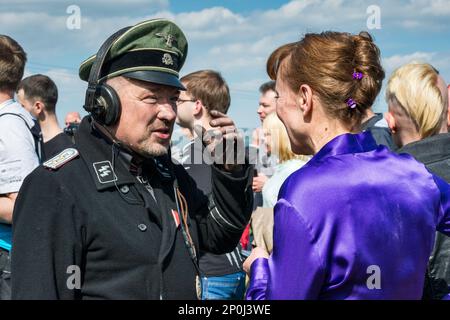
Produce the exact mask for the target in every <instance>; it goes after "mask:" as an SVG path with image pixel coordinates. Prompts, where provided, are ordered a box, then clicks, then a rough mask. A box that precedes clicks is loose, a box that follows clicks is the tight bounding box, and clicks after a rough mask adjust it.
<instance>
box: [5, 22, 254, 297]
mask: <svg viewBox="0 0 450 320" xmlns="http://www.w3.org/2000/svg"><path fill="white" fill-rule="evenodd" d="M186 54H187V41H186V38H185V36H184V34H183V32H182V31H181V30H180V29H179V28H178V27H177V26H176V25H175V24H173V23H172V22H169V21H167V20H163V19H157V20H149V21H144V22H142V23H139V24H137V25H135V26H133V27H131V28H125V29H122V30H120V31H118V32H116V33H115V34H114V35H113V36H111V37H110V38H109V39H108V40H107V41H106V42H105V43H104V44H103V45H102V47H101V48H100V50H99V52H98V53H97V55H96V56H93V57H91V58H89V59H88V60H86V61H85V62H83V64H82V65H81V67H80V77H81V78H82V79H83V80H89V87H88V90H87V94H86V103H85V108H86V110H87V111H88V112H90V113H91V116H88V117H85V118H84V119H83V121H82V123H81V125H80V128H79V130H78V131H77V133H76V134H75V146H74V148H69V149H66V150H64V151H63V152H62V153H61V154H60V155H59V157H56V158H53V159H51V160H49V161H47V162H45V163H44V164H43V166H40V167H39V168H38V169H36V170H35V171H34V172H33V173H32V174H31V175H30V176H29V177H28V178H27V179H26V180H25V182H24V185H23V187H22V189H21V192H20V194H19V197H18V200H17V204H16V208H15V212H14V221H13V228H14V231H13V243H14V247H13V252H12V298H13V299H36V298H37V299H196V298H198V297H199V296H200V295H201V292H199V288H200V287H201V286H200V281H199V279H200V276H199V274H198V264H197V252H199V250H200V249H202V250H206V251H210V252H213V253H218V254H219V253H225V252H229V251H231V250H233V249H234V248H235V247H236V245H237V243H238V241H239V238H240V236H241V233H242V231H243V230H244V227H245V225H246V224H247V222H248V219H249V216H250V214H251V209H252V190H251V181H252V167H251V166H249V165H247V164H244V165H238V164H231V165H226V164H224V165H221V164H214V165H213V166H212V190H213V196H212V197H210V198H208V197H206V196H205V195H204V194H203V193H202V192H201V191H200V190H199V189H198V188H197V186H196V185H195V182H194V181H193V180H192V178H190V177H189V175H188V174H187V173H186V171H185V170H184V169H183V168H182V167H181V166H179V165H174V164H173V163H172V162H171V161H170V155H169V154H168V153H169V152H168V147H169V143H170V137H171V133H172V129H173V124H174V121H175V118H176V102H177V100H178V97H179V90H184V87H183V86H182V84H181V83H180V81H179V79H178V72H179V70H180V69H181V67H182V65H183V63H184V61H185V59H186ZM214 121H215V124H214V126H215V127H216V128H217V129H219V130H221V131H223V132H227V133H226V134H225V135H224V140H225V141H226V145H227V146H231V147H233V144H232V143H231V142H233V143H238V141H237V139H240V137H238V136H237V134H236V132H235V130H234V132H233V128H234V124H233V122H232V121H231V120H230V119H229V118H228V117H226V116H220V117H217V118H215V119H214ZM216 143H222V141H218V139H216V140H214V141H212V140H209V141H205V144H207V145H208V146H209V147H211V145H214V144H216Z"/></svg>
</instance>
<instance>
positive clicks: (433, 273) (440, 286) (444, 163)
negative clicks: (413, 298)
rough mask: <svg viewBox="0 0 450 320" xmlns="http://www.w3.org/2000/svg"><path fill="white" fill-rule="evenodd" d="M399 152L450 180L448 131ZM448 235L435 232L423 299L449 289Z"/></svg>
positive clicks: (443, 293) (442, 293)
mask: <svg viewBox="0 0 450 320" xmlns="http://www.w3.org/2000/svg"><path fill="white" fill-rule="evenodd" d="M397 152H398V153H409V154H410V155H412V156H413V157H414V158H416V160H418V161H420V162H422V163H423V164H424V165H425V166H426V167H427V169H428V170H429V171H431V172H432V173H434V174H436V175H438V176H440V177H441V178H443V179H444V180H445V181H447V182H449V183H450V133H442V134H438V135H435V136H432V137H429V138H426V139H423V140H420V141H416V142H413V143H410V144H407V145H405V146H403V147H402V148H400V149H398V150H397ZM449 287H450V238H449V237H447V236H446V235H444V234H442V233H440V232H438V233H436V240H435V245H434V249H433V252H432V254H431V257H430V261H429V264H428V270H427V275H426V279H425V286H424V293H423V298H424V299H441V298H442V297H443V296H445V295H446V294H448V293H449V292H450V290H449Z"/></svg>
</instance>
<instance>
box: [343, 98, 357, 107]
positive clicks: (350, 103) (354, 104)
mask: <svg viewBox="0 0 450 320" xmlns="http://www.w3.org/2000/svg"><path fill="white" fill-rule="evenodd" d="M345 103H346V104H347V106H348V107H349V108H350V109H355V108H356V101H355V100H353V99H352V98H348V99H347V101H345Z"/></svg>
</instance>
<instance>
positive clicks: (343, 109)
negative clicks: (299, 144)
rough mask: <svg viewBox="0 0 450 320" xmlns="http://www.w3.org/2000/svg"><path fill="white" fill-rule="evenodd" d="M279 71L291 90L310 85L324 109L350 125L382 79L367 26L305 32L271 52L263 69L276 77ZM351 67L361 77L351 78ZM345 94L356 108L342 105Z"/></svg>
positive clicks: (377, 52)
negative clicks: (361, 29) (357, 30)
mask: <svg viewBox="0 0 450 320" xmlns="http://www.w3.org/2000/svg"><path fill="white" fill-rule="evenodd" d="M280 66H281V67H280ZM278 72H280V74H281V76H282V78H283V79H284V80H285V81H286V82H287V83H288V85H289V87H290V89H291V90H292V91H294V92H297V91H298V89H299V88H300V86H301V85H302V84H307V85H309V86H310V87H311V88H312V90H313V91H314V92H315V93H316V94H317V95H318V97H319V99H320V101H321V102H322V104H323V106H324V108H325V110H326V112H327V114H329V115H330V116H332V117H334V118H337V119H339V120H341V121H342V122H344V123H346V124H347V125H349V126H350V127H351V128H354V127H355V126H359V125H360V123H361V120H362V117H363V115H364V113H365V110H366V109H368V108H370V107H371V106H372V104H373V102H374V101H375V98H376V97H377V95H378V93H379V92H380V89H381V85H382V81H383V79H384V70H383V67H382V66H381V61H380V50H379V49H378V47H377V46H376V45H375V43H374V42H373V40H372V37H371V36H370V34H369V33H367V32H361V33H359V34H358V35H352V34H349V33H342V32H332V31H327V32H323V33H320V34H317V33H308V34H306V35H305V36H304V38H303V39H302V40H300V41H298V42H294V43H289V44H286V45H284V46H281V47H280V48H278V49H277V50H275V51H274V52H273V53H272V54H271V56H270V57H269V60H268V61H267V73H268V74H269V76H270V78H271V79H274V80H275V79H276V76H277V73H278ZM354 72H360V73H362V74H363V78H362V79H361V80H356V79H353V73H354ZM349 98H352V99H353V100H354V101H356V103H357V107H356V108H354V109H352V108H350V107H349V106H348V105H347V103H346V101H347V99H349Z"/></svg>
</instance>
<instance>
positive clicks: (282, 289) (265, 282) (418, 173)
mask: <svg viewBox="0 0 450 320" xmlns="http://www.w3.org/2000/svg"><path fill="white" fill-rule="evenodd" d="M436 229H438V230H439V231H441V232H444V233H446V234H447V235H450V187H449V185H448V184H447V183H446V182H445V181H443V180H442V179H440V178H437V177H435V176H433V175H432V174H431V173H429V172H428V171H427V170H426V169H425V167H424V166H423V165H422V164H421V163H419V162H417V161H415V160H414V159H413V158H412V157H411V156H409V155H406V154H401V155H397V154H395V153H392V152H390V151H389V150H388V149H387V148H386V147H384V146H377V145H376V143H375V141H374V140H373V137H372V136H371V134H370V133H369V132H363V133H360V134H344V135H340V136H338V137H336V138H334V139H333V140H332V141H330V142H329V143H328V144H326V145H325V146H324V147H323V148H322V149H321V150H320V151H319V152H318V153H317V154H316V155H315V156H314V157H313V158H312V159H311V160H310V161H309V162H308V163H307V164H306V165H305V166H303V167H302V168H301V169H299V170H298V171H296V172H294V173H293V174H292V175H291V176H290V177H289V178H288V179H287V180H286V182H285V183H284V184H283V186H282V188H281V191H280V194H279V199H278V202H277V205H276V207H275V218H274V247H273V252H272V255H271V256H270V258H269V259H264V258H259V259H257V260H255V261H254V263H253V264H252V267H251V281H250V286H249V289H248V291H247V299H249V300H262V299H420V298H421V296H422V288H423V282H424V277H425V270H426V267H427V262H428V257H429V255H430V253H431V250H432V247H433V243H434V236H435V230H436ZM377 269H378V270H379V273H378V272H377ZM376 278H378V279H379V280H380V282H379V284H380V289H377V288H373V286H374V285H376V280H375V279H376ZM368 284H369V285H368Z"/></svg>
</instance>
